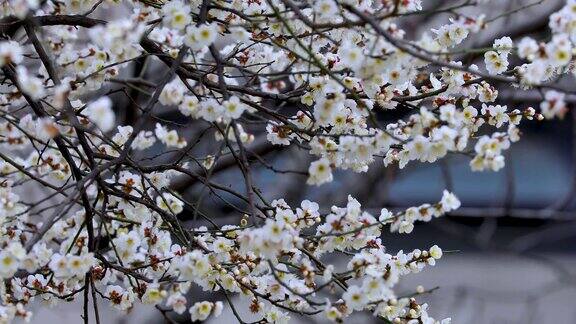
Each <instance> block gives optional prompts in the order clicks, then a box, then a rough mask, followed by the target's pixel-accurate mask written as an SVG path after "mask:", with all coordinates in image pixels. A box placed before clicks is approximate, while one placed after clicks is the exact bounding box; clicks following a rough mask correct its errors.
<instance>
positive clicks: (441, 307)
mask: <svg viewBox="0 0 576 324" xmlns="http://www.w3.org/2000/svg"><path fill="white" fill-rule="evenodd" d="M476 2H477V1H466V0H464V1H449V0H436V1H434V0H426V1H423V3H424V4H423V5H424V9H425V10H431V11H433V10H437V9H442V8H447V7H452V6H455V5H458V4H466V3H468V4H472V3H476ZM484 2H485V1H484ZM564 3H565V2H564V1H561V0H558V1H556V0H540V1H529V0H492V1H489V2H488V3H487V4H482V5H479V6H478V7H471V6H464V7H462V8H459V9H457V10H456V11H457V12H458V13H460V14H465V15H469V16H471V17H478V14H479V13H484V14H486V17H487V19H489V18H494V17H499V16H501V15H502V14H503V13H507V12H512V11H515V10H516V9H518V8H524V9H522V10H520V11H518V12H514V13H513V14H510V15H503V16H502V17H501V18H498V19H497V20H495V21H494V22H492V23H491V24H490V25H489V26H488V27H487V29H486V30H485V31H483V32H481V33H479V34H476V35H471V37H470V39H469V40H468V41H467V43H466V44H464V46H468V47H478V48H480V47H486V46H490V45H491V42H492V40H493V39H495V38H499V37H502V36H510V37H512V39H513V40H515V41H518V40H520V39H521V38H522V37H524V36H532V37H535V38H536V39H541V40H545V39H546V38H547V37H548V36H549V32H548V27H547V26H548V17H549V15H550V14H551V13H552V12H554V11H557V10H558V9H559V8H560V7H561V6H562V5H563V4H564ZM118 14H120V13H118ZM453 14H454V13H453V12H451V11H447V12H444V13H441V14H422V15H414V16H410V17H408V18H404V19H402V20H401V21H399V22H398V23H399V24H400V25H401V26H403V27H404V28H405V30H406V31H407V32H408V34H407V35H406V38H408V39H414V38H418V37H419V36H421V35H422V33H423V32H425V31H426V30H429V29H430V28H434V27H438V26H440V25H441V24H443V23H445V22H446V21H447V20H448V18H449V17H452V16H453ZM481 58H482V56H481V55H480V57H479V56H478V55H467V56H465V57H463V58H462V59H463V60H465V62H468V63H472V62H476V61H478V62H480V61H479V59H481ZM134 69H135V70H137V69H138V67H134ZM136 72H137V71H136ZM128 73H130V72H128ZM147 73H148V74H150V75H153V74H154V69H153V68H151V69H150V70H149V71H147ZM561 83H562V86H563V87H564V88H565V89H574V88H575V83H574V79H573V78H572V77H571V76H570V77H567V78H566V79H565V80H561ZM494 85H495V86H497V87H498V84H494ZM502 88H503V87H502ZM510 90H511V89H510V88H508V90H501V91H500V97H499V99H498V102H497V103H498V104H506V105H508V107H509V110H512V109H515V108H519V109H523V108H526V107H528V106H534V107H535V108H537V107H538V106H539V103H540V101H541V98H542V94H541V93H539V92H537V91H521V90H518V91H510ZM574 99H575V98H574V97H572V96H567V102H571V103H572V102H573V101H574ZM118 100H121V99H120V98H118ZM116 104H117V106H119V107H122V104H123V103H122V102H117V103H116ZM569 106H570V108H572V105H571V104H570V105H569ZM407 114H408V111H403V110H402V109H401V108H399V109H398V110H396V111H394V112H391V113H387V114H386V115H384V114H382V115H381V116H379V118H381V119H382V120H389V121H393V120H397V119H398V118H404V117H406V116H407ZM162 117H163V118H168V119H173V120H174V121H178V120H179V118H180V117H179V115H178V114H177V113H175V112H166V113H164V115H163V116H162ZM125 118H128V119H129V118H130V116H125ZM195 125H196V124H193V123H192V124H190V123H188V124H186V126H185V132H187V133H188V134H189V136H190V138H194V137H195V136H197V135H198V134H200V133H201V131H202V128H203V126H202V125H201V124H199V125H196V126H197V127H196V126H195ZM248 125H249V124H248ZM183 127H184V126H183ZM247 128H248V130H251V129H250V127H247ZM257 129H258V131H257ZM521 129H522V132H523V138H522V140H521V141H520V142H518V143H515V144H513V146H512V148H511V150H510V151H509V154H508V155H507V160H506V167H505V168H504V169H503V170H501V171H500V172H497V173H494V172H482V173H475V172H472V171H470V168H469V165H468V162H469V158H468V157H465V156H456V155H451V156H449V157H448V158H446V159H444V160H443V162H441V163H436V164H434V165H431V164H423V163H410V164H409V165H408V166H407V167H406V168H405V169H403V170H398V169H397V168H396V167H388V168H384V166H383V164H382V163H381V162H380V161H376V162H375V163H374V164H373V165H372V166H371V168H370V170H369V172H368V175H366V174H360V175H357V174H354V173H353V172H337V173H336V174H335V181H334V182H333V183H331V184H329V185H323V186H321V187H319V188H317V187H313V188H312V187H308V186H306V184H305V182H306V177H305V176H297V175H294V174H281V173H275V172H273V171H271V170H270V168H268V167H266V165H273V166H274V168H276V169H281V170H300V171H305V170H306V169H307V166H308V165H309V163H310V161H311V157H310V156H309V155H308V154H307V153H306V152H305V151H303V150H299V149H298V148H296V147H291V148H289V149H287V150H283V151H278V150H277V148H275V147H271V146H269V145H268V144H267V143H266V142H265V141H263V139H264V138H265V136H258V135H256V140H255V142H254V143H252V144H251V145H250V147H249V148H250V151H251V152H250V155H251V161H252V165H253V167H254V170H255V171H254V176H253V177H254V179H256V182H257V183H256V185H257V186H259V187H260V188H261V189H262V190H261V191H262V193H263V194H264V195H265V196H266V197H267V198H270V199H274V198H280V197H284V198H285V199H286V201H288V202H289V203H290V204H291V205H294V206H295V205H298V204H299V202H300V201H302V200H303V199H310V200H314V201H317V202H318V203H319V204H320V206H323V207H329V206H331V205H338V206H342V205H345V203H346V200H347V195H348V194H351V195H352V196H354V197H356V198H357V199H358V200H359V201H360V202H361V203H362V204H363V206H364V207H365V208H374V211H375V212H374V213H375V214H377V213H378V210H379V209H380V208H382V207H387V208H392V209H404V208H406V207H410V206H413V205H419V204H422V203H427V202H436V201H438V200H439V199H440V197H441V194H442V190H443V189H445V188H447V189H449V190H451V191H453V192H455V193H456V195H457V196H458V197H459V198H460V199H461V201H462V208H461V209H460V210H458V211H456V212H454V213H452V214H451V215H449V216H447V217H442V218H439V219H435V220H434V221H432V222H430V223H427V224H418V225H417V226H416V228H415V229H414V232H413V233H412V234H411V235H397V234H390V233H384V235H383V237H382V240H383V242H385V244H386V245H387V249H388V251H390V252H391V253H396V251H398V250H400V249H403V250H405V251H406V250H411V249H414V248H428V247H430V246H432V245H433V244H438V245H439V246H440V247H442V248H443V249H444V250H445V251H449V252H447V253H445V255H444V257H443V258H442V259H441V260H440V261H439V262H438V263H437V265H436V266H435V267H430V268H426V269H425V271H423V272H422V273H419V274H414V275H410V276H408V277H406V279H405V280H403V281H401V284H400V286H399V289H397V291H398V292H399V293H401V292H406V293H411V292H414V291H415V288H416V286H417V285H423V286H424V287H425V288H427V289H432V288H435V287H439V288H438V289H436V290H434V291H433V293H431V294H427V295H424V296H420V297H418V298H419V299H421V300H425V301H427V302H429V304H430V313H431V314H432V315H433V316H434V317H435V318H438V319H441V318H445V317H451V318H452V319H453V323H469V324H476V323H478V324H488V323H499V324H500V323H575V322H576V308H574V307H573V305H574V300H576V268H575V266H576V254H575V252H576V213H575V212H574V211H575V208H576V199H574V198H575V197H574V196H575V194H576V117H574V115H573V114H572V112H570V113H568V114H567V115H566V117H565V118H564V120H556V121H546V122H542V123H539V122H526V123H523V126H522V128H521ZM253 131H254V133H256V134H258V133H259V132H261V126H260V125H254V128H253ZM214 143H215V142H211V141H207V142H206V143H205V147H204V149H205V150H206V152H210V151H211V150H214ZM201 150H202V149H199V151H198V152H200V151H201ZM215 170H216V172H215V174H214V175H213V180H214V181H216V182H218V183H223V184H230V185H231V187H232V188H235V189H238V190H239V191H243V186H244V185H243V180H242V179H243V178H242V176H241V174H240V173H239V170H238V169H237V168H236V167H235V165H234V164H233V163H230V162H228V163H227V162H226V159H224V160H222V161H220V162H219V164H217V166H216V169H215ZM174 187H175V188H176V189H177V190H178V191H179V192H181V193H182V194H183V195H185V196H186V197H187V198H188V199H190V201H195V200H198V199H200V200H201V201H202V205H203V209H205V211H206V212H207V213H209V214H211V215H221V217H220V216H219V218H218V222H221V223H226V222H228V223H230V222H237V219H238V215H237V214H234V213H232V210H230V208H228V207H225V206H223V204H221V202H220V201H219V199H216V198H215V197H213V196H211V194H210V193H209V192H205V189H203V187H202V186H200V185H199V184H195V183H193V182H190V181H189V180H187V179H180V180H179V181H177V183H175V185H174ZM223 197H224V198H225V199H229V200H230V201H232V202H234V199H235V198H234V197H233V196H226V195H224V196H223ZM238 203H239V202H238ZM187 217H191V216H190V213H188V214H186V213H183V214H182V220H183V221H191V220H190V219H189V218H188V219H187ZM192 296H193V299H198V300H201V299H203V298H206V295H204V294H203V293H202V292H201V291H199V290H198V291H193V292H192ZM216 297H222V296H216ZM221 299H222V300H223V297H222V298H221ZM80 312H81V307H79V305H78V304H62V305H60V306H57V308H56V309H47V308H45V306H38V307H37V310H36V311H35V313H36V314H35V316H34V317H33V320H32V323H57V322H59V323H78V322H79V321H80V315H79V314H80ZM229 312H230V309H229V308H225V313H224V314H223V315H222V316H221V317H220V318H218V319H215V320H212V322H213V323H220V322H223V323H234V322H235V321H236V320H235V318H234V317H233V316H232V315H231V314H230V313H229ZM101 315H102V316H104V318H103V321H102V322H103V323H162V322H163V321H164V320H163V319H162V317H161V315H160V314H159V313H158V312H157V311H155V310H153V309H145V308H144V307H142V306H138V307H136V308H135V309H133V311H132V312H131V313H129V314H128V315H126V316H122V315H121V314H119V313H117V312H116V311H115V310H113V309H111V308H109V307H108V306H107V305H103V306H102V312H101ZM316 320H317V322H323V320H321V319H320V318H318V319H308V320H306V319H298V318H294V322H295V323H305V322H308V323H311V322H316ZM360 321H362V322H365V323H370V322H371V321H375V319H373V318H371V317H369V316H367V317H366V318H359V317H354V318H352V319H350V321H349V322H360ZM181 322H182V323H186V319H185V318H182V321H181Z"/></svg>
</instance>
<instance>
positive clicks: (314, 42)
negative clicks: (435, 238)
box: [0, 0, 576, 324]
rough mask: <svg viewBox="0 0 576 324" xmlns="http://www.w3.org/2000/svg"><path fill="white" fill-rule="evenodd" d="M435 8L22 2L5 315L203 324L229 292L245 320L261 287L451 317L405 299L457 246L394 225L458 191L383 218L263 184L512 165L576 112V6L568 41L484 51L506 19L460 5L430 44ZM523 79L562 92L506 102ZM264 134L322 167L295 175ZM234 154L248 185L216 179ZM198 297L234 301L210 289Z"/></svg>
mask: <svg viewBox="0 0 576 324" xmlns="http://www.w3.org/2000/svg"><path fill="white" fill-rule="evenodd" d="M479 2H482V1H471V2H467V5H469V6H472V5H476V4H477V3H479ZM484 2H485V1H484ZM518 11H521V10H520V9H519V10H518ZM113 12H122V13H125V14H123V15H118V17H115V15H111V14H110V13H113ZM424 12H425V11H423V3H422V1H420V0H403V1H395V0H382V1H372V0H353V1H352V0H318V1H299V2H298V3H296V2H294V1H292V0H260V1H252V0H233V1H195V0H190V1H184V0H172V1H155V0H122V1H108V0H105V1H98V0H64V1H47V2H43V1H37V0H7V1H3V2H2V3H1V4H0V69H1V73H2V92H1V93H0V180H1V181H0V281H1V285H0V323H9V322H11V321H13V320H14V319H15V318H24V319H30V317H31V316H32V313H31V311H30V309H31V307H29V306H30V305H31V303H33V302H36V301H41V302H43V303H45V304H48V305H56V304H58V303H59V302H61V301H71V300H75V299H79V296H81V295H84V297H83V298H84V299H85V300H88V298H92V299H95V305H96V301H97V300H100V299H103V300H106V301H108V302H109V304H110V305H111V306H112V307H114V308H116V309H118V310H119V311H121V312H129V311H130V310H131V309H132V308H133V307H134V305H135V304H136V303H142V304H146V305H154V306H156V308H158V309H159V310H160V311H161V312H162V314H163V315H164V316H168V318H169V316H171V313H172V312H174V313H176V314H185V313H186V314H188V315H187V316H189V317H190V319H191V320H192V321H203V320H206V319H208V318H209V317H217V316H219V315H220V314H221V313H222V312H223V309H224V308H226V307H227V306H225V303H227V304H228V306H229V307H230V309H231V311H232V313H233V314H234V315H235V316H237V317H238V321H240V322H244V321H243V320H242V318H241V315H239V313H238V312H237V311H236V307H238V306H236V305H235V300H236V299H238V298H239V299H244V300H245V301H246V303H245V304H246V305H248V311H249V312H250V313H251V314H252V315H253V317H254V318H256V321H261V322H268V323H286V322H288V321H289V319H290V318H291V315H292V314H300V315H309V316H317V315H322V316H324V317H326V318H328V319H329V320H332V321H335V322H342V321H345V320H346V319H349V318H350V316H351V315H352V314H353V313H354V312H363V311H364V312H369V313H371V314H373V315H374V316H376V317H378V318H380V319H382V320H384V321H386V322H392V323H406V324H416V323H424V324H435V323H441V324H447V323H449V322H450V319H444V320H435V319H434V318H433V317H432V316H431V315H429V313H428V309H429V308H428V305H427V304H425V303H422V302H421V301H420V300H419V296H418V295H419V294H422V293H424V292H425V291H423V290H422V289H419V290H418V291H416V293H415V294H413V295H407V296H406V295H400V294H398V293H397V292H396V291H395V286H396V285H397V283H398V282H399V280H400V279H401V278H402V277H403V276H406V275H409V274H413V273H418V272H420V271H421V270H423V269H424V268H425V267H427V266H433V265H435V263H436V262H437V260H439V259H440V258H441V257H442V256H443V252H442V249H441V248H440V247H438V246H436V245H434V246H432V247H429V248H424V249H415V250H412V251H409V252H404V251H387V249H386V246H385V241H384V240H383V236H384V235H387V234H385V233H384V231H383V230H384V229H387V231H389V232H392V233H399V234H410V233H412V232H413V231H414V230H415V223H416V222H419V221H421V222H428V221H431V220H432V219H433V218H435V217H439V216H441V215H444V214H446V213H450V212H452V211H454V210H457V209H458V208H459V207H460V205H461V203H460V201H459V200H458V198H456V196H455V195H454V194H453V193H451V192H448V191H444V192H443V194H442V197H441V200H440V201H439V202H437V203H425V204H422V205H419V206H414V207H408V206H406V208H404V207H403V208H398V209H392V208H391V209H390V210H388V209H381V210H380V212H379V215H372V214H371V213H370V212H369V208H362V205H361V203H360V202H359V201H358V200H356V199H355V198H353V197H352V196H353V195H348V201H347V202H346V205H345V206H344V207H336V206H332V207H329V206H326V205H322V206H321V204H319V203H317V202H313V201H310V200H303V201H301V202H299V204H298V206H297V207H294V206H296V205H295V203H294V202H292V201H291V200H290V199H288V198H286V199H284V198H282V197H270V196H271V195H270V194H269V193H268V192H262V190H260V189H259V188H258V187H257V184H256V182H255V181H254V179H253V177H255V176H258V175H257V174H255V172H253V171H254V170H253V168H254V167H255V164H256V163H257V162H260V163H261V164H262V165H264V166H265V167H266V168H268V169H270V170H272V171H274V172H276V173H291V174H294V176H295V177H296V176H298V177H303V178H304V179H303V182H302V183H304V182H305V183H306V184H307V185H309V186H310V187H311V188H313V189H318V190H322V187H323V186H328V185H327V184H328V183H333V185H340V186H342V187H343V190H347V189H346V188H345V186H344V185H343V184H342V181H341V179H339V177H338V175H339V173H337V172H336V171H339V172H344V171H343V170H351V171H352V172H356V173H366V172H367V171H368V170H369V169H370V168H372V167H375V166H374V165H375V164H377V166H376V167H378V166H380V167H387V168H395V167H396V166H397V167H399V168H404V167H405V166H407V165H408V164H409V163H411V164H410V165H412V164H416V163H435V162H438V161H440V160H442V159H445V158H447V157H449V156H450V155H462V156H466V157H469V164H470V168H471V170H473V171H484V170H491V171H498V170H500V169H502V168H503V167H504V166H505V157H504V156H505V151H506V150H508V149H509V148H510V147H511V145H512V144H513V143H515V142H517V141H519V140H520V137H521V131H520V127H521V125H522V124H523V123H526V122H530V121H533V120H542V119H553V118H556V117H558V118H562V117H563V116H564V115H565V114H566V112H567V110H568V104H567V100H566V95H565V93H564V91H563V90H562V88H560V87H559V86H557V85H556V84H554V81H555V80H557V79H559V78H561V77H563V76H565V75H567V74H570V73H572V72H573V71H574V68H573V65H574V61H573V53H575V49H576V46H575V44H576V29H575V28H574V26H576V1H575V0H568V1H567V2H566V5H565V6H564V7H563V8H562V9H561V10H560V11H558V12H556V13H554V14H553V15H552V16H551V17H550V24H549V27H550V30H551V36H550V37H549V38H548V39H547V41H539V40H536V39H533V38H522V39H520V40H516V39H512V38H510V37H501V38H498V39H495V40H493V41H491V42H490V44H489V45H488V46H487V47H486V48H482V49H470V52H467V48H466V46H468V44H467V41H468V40H469V39H470V38H472V37H473V36H474V35H476V34H482V32H483V31H484V30H485V27H486V26H487V25H488V24H490V22H491V20H490V19H488V18H487V17H486V16H485V15H478V16H475V17H469V16H466V15H464V14H460V13H459V12H458V11H457V10H451V11H450V12H451V18H450V19H448V20H447V21H445V23H444V24H442V25H440V26H436V28H433V29H431V30H430V31H429V32H427V33H424V34H423V35H419V36H418V38H417V39H413V40H410V39H408V38H407V36H406V35H407V33H406V31H405V30H403V29H402V27H401V26H403V25H402V22H403V20H404V19H409V17H410V16H412V15H418V14H422V13H424ZM432 12H434V11H432ZM511 14H512V13H511ZM478 52H479V53H481V55H479V57H480V60H476V61H474V59H476V57H475V55H467V54H477V53H478ZM463 53H464V56H462V54H463ZM464 62H475V63H471V64H467V63H464ZM518 62H519V63H518ZM502 86H508V87H510V88H512V89H513V90H514V91H525V90H530V89H538V90H541V92H542V94H543V95H542V101H541V103H540V105H539V107H537V108H538V110H537V109H535V108H532V107H524V106H522V107H521V106H518V107H508V106H507V105H503V104H502V103H501V102H500V100H499V93H500V91H499V89H501V87H502ZM390 116H396V117H390ZM398 116H401V117H398ZM262 143H263V144H265V145H267V146H266V150H265V151H267V152H270V151H273V150H277V151H279V152H294V151H296V150H301V151H304V152H305V153H306V154H307V156H309V161H307V162H306V167H305V168H304V170H297V171H293V170H290V171H286V170H281V169H280V168H279V167H277V166H275V165H272V164H271V163H269V162H267V161H266V160H265V159H264V158H263V157H261V156H260V155H261V154H265V153H258V152H257V150H256V149H255V148H254V147H256V146H258V145H263V144H262ZM287 154H291V153H287ZM227 161H228V162H227ZM229 161H232V162H229ZM256 161H257V162H256ZM230 164H231V165H233V166H235V167H236V170H237V171H239V172H238V174H239V177H240V178H241V179H242V180H243V181H240V183H241V184H242V185H243V186H240V187H241V188H243V190H244V191H242V190H236V189H237V187H238V186H237V183H236V182H237V179H238V178H234V179H235V180H232V181H233V182H234V183H230V184H228V183H227V184H221V183H218V182H217V181H216V180H214V178H213V175H214V174H216V173H218V172H220V171H222V170H224V169H226V168H228V166H227V165H230ZM183 179H185V180H186V181H190V183H192V185H187V186H184V187H194V188H198V187H200V188H201V190H199V191H200V194H198V193H197V191H194V192H193V193H192V192H191V191H188V192H187V189H189V188H184V189H183V188H182V186H178V183H179V182H182V181H184V180H183ZM220 180H222V178H218V181H220ZM32 185H34V186H32ZM31 187H32V189H38V188H40V190H39V192H41V193H40V194H38V195H29V194H27V190H29V189H30V188H31ZM204 195H210V197H211V198H213V199H214V200H215V201H217V202H218V203H221V204H222V207H223V208H215V209H210V208H208V207H205V205H203V204H202V203H203V198H204ZM191 196H193V198H190V197H191ZM287 201H288V202H287ZM330 205H332V203H331V204H330ZM334 205H339V203H336V202H335V203H334ZM223 210H233V212H230V213H228V214H229V215H222V214H223V213H224V212H223ZM227 216H231V217H234V218H231V217H227ZM231 219H232V220H231ZM222 222H226V223H225V224H222ZM394 235H396V234H394ZM194 289H203V290H205V291H208V292H214V294H213V295H214V296H219V297H223V296H224V297H226V298H225V299H226V300H216V298H214V300H206V301H203V300H196V298H195V297H194V294H192V293H191V291H192V290H194ZM216 292H219V293H216ZM221 299H224V298H221ZM242 313H244V312H242ZM84 316H85V320H86V321H87V320H88V319H87V316H88V313H87V312H86V313H85V314H84ZM91 316H92V315H91ZM94 316H98V312H97V310H96V309H95V310H94Z"/></svg>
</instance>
